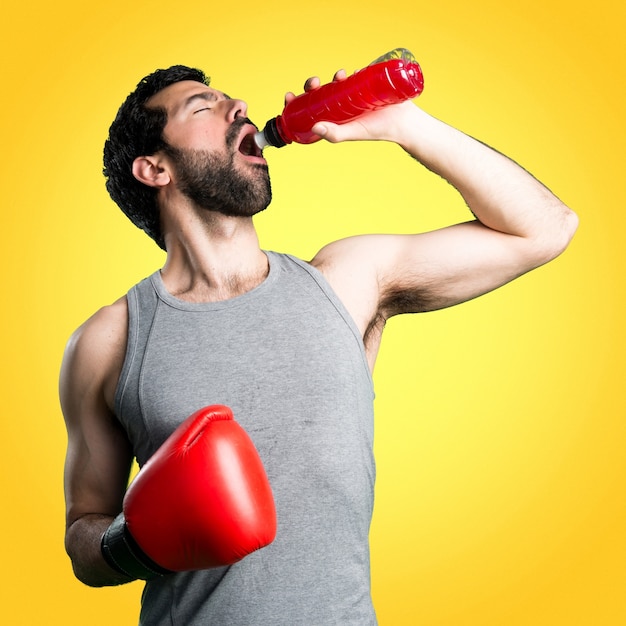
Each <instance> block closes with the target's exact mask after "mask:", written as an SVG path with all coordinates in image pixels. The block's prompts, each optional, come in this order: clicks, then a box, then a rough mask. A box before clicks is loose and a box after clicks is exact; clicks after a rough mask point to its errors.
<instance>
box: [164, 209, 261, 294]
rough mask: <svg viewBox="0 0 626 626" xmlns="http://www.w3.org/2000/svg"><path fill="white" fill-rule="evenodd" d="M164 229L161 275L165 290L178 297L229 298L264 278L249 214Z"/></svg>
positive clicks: (243, 291) (259, 250)
mask: <svg viewBox="0 0 626 626" xmlns="http://www.w3.org/2000/svg"><path fill="white" fill-rule="evenodd" d="M192 222H193V220H192ZM166 233H167V234H166V238H165V243H166V247H167V260H166V262H165V265H164V267H163V269H162V270H161V275H162V278H163V283H164V285H165V287H166V289H167V290H168V291H169V292H170V293H171V294H172V295H173V296H175V297H177V298H180V299H181V300H187V301H190V302H216V301H219V300H228V299H230V298H233V297H236V296H239V295H242V294H244V293H246V292H248V291H250V290H251V289H254V288H255V287H257V286H258V285H259V284H260V283H262V282H263V280H265V278H266V277H267V274H268V272H269V261H268V259H267V256H266V255H265V253H264V252H263V251H262V250H261V249H260V247H259V240H258V236H257V233H256V230H255V229H254V225H253V223H252V219H251V218H233V217H227V216H222V215H212V216H211V219H210V220H206V221H204V222H203V223H202V224H198V223H196V224H194V223H189V222H188V223H187V224H177V225H176V227H175V228H171V227H169V228H168V230H167V231H166Z"/></svg>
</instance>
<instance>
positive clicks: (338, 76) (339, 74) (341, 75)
mask: <svg viewBox="0 0 626 626" xmlns="http://www.w3.org/2000/svg"><path fill="white" fill-rule="evenodd" d="M347 77H348V75H347V74H346V70H344V69H341V70H337V71H336V72H335V75H334V76H333V81H337V80H345V79H346V78H347Z"/></svg>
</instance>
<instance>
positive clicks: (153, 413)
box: [60, 66, 577, 626]
mask: <svg viewBox="0 0 626 626" xmlns="http://www.w3.org/2000/svg"><path fill="white" fill-rule="evenodd" d="M344 77H345V74H343V73H341V72H340V73H338V74H337V76H336V77H335V79H336V80H341V79H343V78H344ZM317 86H319V81H318V80H317V79H310V80H309V81H307V84H306V86H305V89H307V90H309V89H314V88H316V87H317ZM287 97H288V98H291V97H293V95H292V94H288V96H287ZM246 115H247V107H246V104H245V103H244V102H243V101H241V100H236V99H231V98H229V97H228V96H226V95H225V94H223V93H222V92H220V91H218V90H216V89H213V88H212V87H210V86H209V84H208V80H206V79H205V77H204V75H203V74H202V73H201V72H198V71H197V70H192V69H189V68H185V67H183V66H176V67H173V68H169V69H168V70H159V71H157V72H155V73H154V74H152V75H150V76H148V77H146V78H145V79H143V80H142V81H141V83H140V84H139V85H138V87H137V90H136V91H135V92H133V94H131V95H130V96H129V97H128V99H127V101H126V102H125V104H124V105H123V106H122V108H121V109H120V111H119V113H118V116H117V118H116V120H115V122H114V123H113V125H112V127H111V130H110V136H109V139H108V141H107V144H106V146H105V174H106V175H107V177H108V180H107V187H108V189H109V191H110V193H111V196H112V197H113V199H114V200H115V201H116V202H117V203H118V204H119V205H120V207H121V208H122V210H124V212H125V213H126V214H127V215H128V216H129V217H130V219H131V220H132V221H133V222H134V223H135V224H136V225H138V226H139V227H141V228H143V229H144V230H145V231H146V232H147V233H148V234H149V235H150V236H151V237H153V238H154V239H155V241H156V242H157V243H158V244H159V245H160V246H161V247H163V248H164V249H165V250H166V251H167V258H166V262H165V265H164V267H163V268H162V269H161V270H160V271H159V272H155V274H154V275H152V276H151V277H149V278H148V279H146V280H144V281H142V282H141V283H139V285H137V286H136V287H134V288H133V289H132V290H131V291H130V292H129V294H128V295H127V296H125V297H123V298H121V299H120V300H118V301H117V302H115V303H114V304H112V305H110V306H107V307H104V308H103V309H101V310H100V311H98V312H97V313H96V314H95V315H94V316H93V317H92V318H90V319H89V320H88V321H87V322H85V324H83V326H82V327H81V328H79V329H78V330H77V331H76V333H75V334H74V335H73V336H72V338H71V339H70V341H69V343H68V347H67V351H66V355H65V358H64V363H63V367H62V372H61V385H60V393H61V402H62V407H63V412H64V415H65V419H66V423H67V428H68V434H69V443H68V452H67V461H66V483H65V484H66V500H67V533H66V547H67V551H68V554H69V555H70V557H71V559H72V563H73V567H74V570H75V573H76V575H77V577H78V578H79V579H80V580H82V581H83V582H85V583H86V584H89V585H93V586H101V585H115V584H121V583H125V582H128V581H129V580H130V579H131V578H130V577H129V576H126V575H124V574H122V573H120V572H118V571H116V570H115V569H114V568H113V567H111V565H109V563H108V562H107V560H106V559H105V558H104V557H103V552H102V548H101V543H102V537H103V534H106V531H107V529H108V528H109V527H110V526H111V524H112V521H113V520H114V518H115V517H116V516H117V515H118V514H119V513H120V511H121V507H122V499H123V496H124V493H125V490H126V487H127V480H128V474H129V468H130V465H131V461H132V459H133V457H134V456H136V457H137V459H138V461H139V464H140V465H141V466H143V465H144V464H145V462H146V461H147V460H148V459H149V458H150V456H151V455H152V454H153V453H154V452H155V451H156V450H157V449H158V448H159V446H160V445H161V444H162V443H163V441H165V439H166V438H167V437H168V435H169V434H170V433H171V432H172V431H173V430H174V429H175V428H176V426H177V425H178V424H180V423H181V422H182V421H183V420H184V418H186V417H187V416H188V415H190V414H191V413H192V412H193V411H195V410H196V409H198V408H199V407H201V406H203V405H206V404H212V403H221V404H225V405H228V406H230V407H231V408H232V409H233V412H234V414H235V416H236V418H237V420H238V421H239V423H240V424H241V425H242V426H243V427H244V428H245V430H246V431H247V432H248V433H249V434H250V436H251V438H252V439H253V441H254V443H255V445H256V447H257V449H258V451H259V454H260V456H261V459H262V461H263V463H264V466H265V469H266V471H267V476H268V478H269V481H270V484H271V486H272V490H273V492H274V497H275V500H276V511H277V516H278V532H277V535H276V539H275V541H274V542H273V543H272V544H271V545H269V546H268V547H266V548H263V549H261V550H258V551H257V552H254V553H253V554H250V555H249V556H247V557H245V558H244V559H243V560H241V561H240V562H239V563H237V564H235V565H232V566H224V567H217V568H213V569H207V570H202V571H198V572H183V573H179V574H167V575H164V576H159V577H156V578H153V579H151V580H149V582H148V583H147V585H146V589H145V592H144V596H143V602H142V615H141V623H142V624H174V623H180V624H185V625H189V624H219V625H220V626H223V625H231V624H232V625H239V624H241V625H243V624H254V625H257V626H258V625H265V624H272V625H276V624H285V625H289V626H293V625H295V624H306V625H308V626H311V625H313V624H315V625H316V626H322V625H324V624H342V625H344V624H354V625H357V624H358V625H359V626H364V625H366V624H375V623H376V618H375V613H374V609H373V607H372V602H371V597H370V590H369V552H368V546H367V541H368V531H369V523H370V519H371V513H372V505H373V502H372V499H373V485H374V461H373V458H372V432H373V415H372V400H373V391H372V385H371V372H372V370H373V367H374V363H375V360H376V355H377V352H378V348H379V345H380V341H381V337H382V333H383V329H384V327H385V322H386V321H387V319H389V318H390V317H391V316H393V315H398V314H400V313H411V312H421V311H431V310H435V309H439V308H443V307H447V306H451V305H455V304H458V303H460V302H463V301H466V300H469V299H471V298H475V297H477V296H479V295H481V294H484V293H486V292H488V291H490V290H492V289H495V288H497V287H499V286H501V285H503V284H505V283H507V282H509V281H511V280H513V279H514V278H516V277H518V276H520V275H521V274H524V273H525V272H528V271H530V270H532V269H534V268H536V267H538V266H540V265H542V264H544V263H546V262H548V261H550V260H551V259H553V258H554V257H556V256H557V255H559V254H560V253H561V252H562V251H563V250H564V249H565V248H566V246H567V245H568V243H569V241H570V239H571V238H572V236H573V234H574V231H575V230H576V226H577V218H576V216H575V215H574V214H573V213H572V211H571V210H569V209H568V208H567V207H566V206H564V205H563V204H562V203H561V202H560V201H559V200H558V199H557V198H556V197H555V196H554V195H553V194H552V193H551V192H550V191H548V190H547V189H546V188H545V187H544V186H543V185H542V184H541V183H539V182H538V181H537V180H535V179H534V178H533V177H532V176H531V175H530V174H528V173H527V172H526V171H525V170H523V169H522V168H520V167H519V166H518V165H516V164H515V163H513V162H512V161H511V160H509V159H508V158H506V157H505V156H503V155H501V154H499V153H497V152H495V151H494V150H492V149H490V148H489V147H487V146H485V145H484V144H482V143H480V142H478V141H475V140H473V139H472V138H470V137H468V136H466V135H464V134H463V133H461V132H459V131H457V130H455V129H453V128H451V127H450V126H448V125H446V124H444V123H442V122H441V121H438V120H436V119H434V118H433V117H431V116H430V115H428V114H426V113H425V112H423V111H422V110H420V109H419V108H418V107H417V106H415V105H414V104H413V103H412V102H405V103H403V104H399V105H394V106H389V107H387V108H384V109H381V110H379V111H375V112H372V113H369V114H367V115H366V116H364V117H362V118H361V119H359V120H357V121H355V122H351V123H348V124H345V125H342V126H335V125H333V124H330V123H320V124H317V125H316V126H315V127H314V129H313V130H314V132H316V133H317V134H319V135H320V136H322V137H323V138H324V139H326V140H327V141H330V142H340V141H355V140H384V141H391V142H394V143H396V144H398V145H399V146H400V147H401V148H403V149H404V150H405V151H406V152H408V153H409V155H411V156H412V157H413V158H414V159H416V160H417V161H418V162H419V163H421V164H422V165H424V166H425V167H427V168H428V169H430V170H431V171H433V172H434V173H436V174H438V175H440V176H442V177H443V178H444V179H446V180H447V181H449V182H450V183H451V184H452V185H453V186H454V187H455V188H456V189H457V190H458V191H459V192H460V193H461V195H462V196H463V198H464V199H465V201H466V202H467V205H468V207H469V209H470V210H471V212H472V213H473V215H474V218H475V219H473V220H471V221H468V222H465V223H461V224H457V225H454V226H450V227H448V228H445V229H442V230H438V231H434V232H429V233H422V234H416V235H369V236H356V237H352V238H348V239H344V240H341V241H336V242H334V243H330V244H329V245H327V246H325V247H324V248H322V249H321V250H320V251H319V252H318V254H317V255H316V256H315V257H314V258H313V260H312V261H310V262H309V263H305V262H303V261H301V260H299V259H296V258H294V257H292V256H288V255H282V254H276V253H273V252H266V251H263V250H262V249H261V248H260V246H259V242H258V238H257V235H256V232H255V229H254V225H253V221H252V217H253V215H255V214H256V213H258V212H259V211H262V210H263V209H265V208H266V207H267V205H268V204H269V202H270V198H271V193H270V184H269V176H268V171H267V164H266V162H265V159H264V158H263V156H262V154H261V152H260V151H259V150H258V149H257V148H256V147H255V145H254V143H253V142H252V135H253V133H254V132H255V130H256V128H255V127H254V126H253V125H252V124H251V122H250V121H249V120H248V119H247V117H246ZM181 516H184V511H181ZM146 578H148V577H146Z"/></svg>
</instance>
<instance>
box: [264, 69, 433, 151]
mask: <svg viewBox="0 0 626 626" xmlns="http://www.w3.org/2000/svg"><path fill="white" fill-rule="evenodd" d="M423 89H424V78H423V76H422V70H421V69H420V66H419V65H418V64H417V63H416V62H414V61H410V62H409V61H406V60H404V59H391V60H389V61H383V62H381V63H376V64H374V65H368V66H367V67H365V68H363V69H362V70H359V71H358V72H356V73H355V74H353V75H352V76H349V77H348V78H346V79H345V80H341V81H335V82H332V83H328V84H326V85H323V86H321V87H319V88H318V89H315V90H313V91H308V92H306V93H303V94H302V95H300V96H298V97H297V98H294V99H293V100H292V101H291V102H289V103H288V104H287V105H286V106H285V108H284V110H283V112H282V114H281V115H279V116H278V117H276V118H274V119H273V120H270V121H269V122H268V123H267V125H266V127H265V129H264V131H263V132H264V134H265V137H266V139H267V140H268V142H269V144H270V145H274V146H280V145H284V144H288V143H292V142H294V141H295V142H296V143H304V144H306V143H313V142H314V141H317V140H318V139H319V137H318V136H317V135H315V134H313V133H312V132H311V128H312V127H313V125H314V124H316V123H317V122H334V123H335V124H343V123H345V122H349V121H350V120H353V119H355V118H357V117H359V116H360V115H362V114H363V113H365V112H367V111H373V110H375V109H380V108H381V107H384V106H386V105H388V104H397V103H399V102H404V101H405V100H409V99H411V98H415V97H416V96H419V95H420V94H421V93H422V90H423ZM272 126H274V128H272ZM273 131H275V132H273ZM276 134H278V135H279V137H276ZM281 139H282V142H281V141H280V140H281Z"/></svg>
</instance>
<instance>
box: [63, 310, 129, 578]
mask: <svg viewBox="0 0 626 626" xmlns="http://www.w3.org/2000/svg"><path fill="white" fill-rule="evenodd" d="M126 316H127V311H126V304H125V301H124V300H120V301H118V302H117V303H116V304H114V305H112V306H111V307H106V308H105V309H102V310H101V311H99V312H98V313H97V314H96V315H95V316H94V317H92V318H91V319H90V320H88V321H87V322H86V323H85V324H84V325H83V326H82V327H81V328H79V329H78V330H77V331H76V333H74V335H73V336H72V338H71V339H70V341H69V342H68V345H67V348H66V352H65V356H64V359H63V365H62V368H61V377H60V389H59V390H60V398H61V407H62V410H63V415H64V418H65V423H66V427H67V433H68V448H67V455H66V461H65V499H66V535H65V546H66V550H67V553H68V555H69V556H70V558H71V560H72V566H73V568H74V572H75V574H76V577H77V578H78V579H79V580H81V581H82V582H84V583H85V584H87V585H90V586H104V585H117V584H121V583H125V582H128V581H129V579H128V578H126V577H124V576H123V575H121V574H118V573H117V572H115V571H113V570H112V569H111V568H110V567H109V566H108V565H107V564H106V562H105V561H104V559H103V557H102V554H101V550H100V538H101V536H102V533H103V532H104V530H105V529H106V528H107V527H108V526H109V524H110V523H111V521H112V520H113V518H114V517H115V516H116V515H117V514H118V513H119V512H120V511H121V509H122V499H123V496H124V492H125V490H126V486H127V483H128V477H129V471H130V466H131V462H132V452H131V449H130V444H129V442H128V440H127V438H126V435H125V433H124V432H123V430H122V429H121V427H120V425H119V423H118V422H117V420H116V418H115V416H114V414H113V411H112V403H113V395H114V390H115V385H116V383H117V378H118V376H119V372H120V368H121V363H122V360H123V355H124V349H125V345H126V323H127V322H126Z"/></svg>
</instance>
